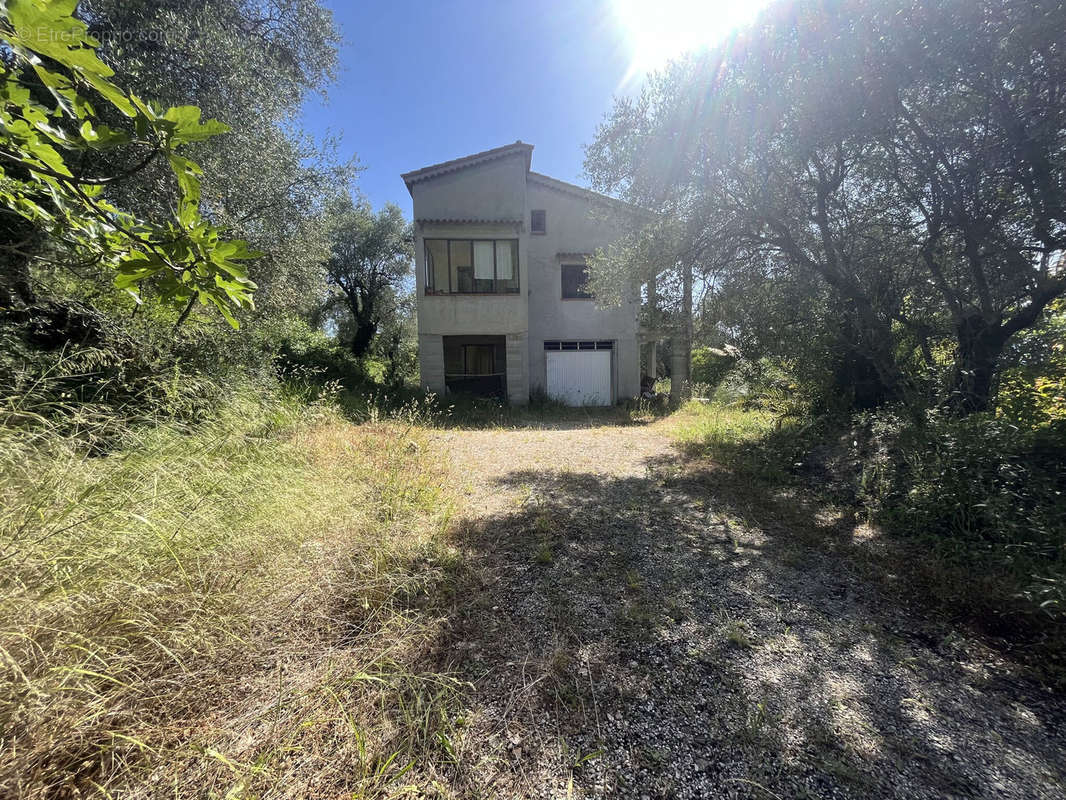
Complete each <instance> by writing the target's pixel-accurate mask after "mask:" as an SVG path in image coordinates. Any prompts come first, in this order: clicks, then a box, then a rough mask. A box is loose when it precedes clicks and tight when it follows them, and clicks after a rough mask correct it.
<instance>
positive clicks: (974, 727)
mask: <svg viewBox="0 0 1066 800" xmlns="http://www.w3.org/2000/svg"><path fill="white" fill-rule="evenodd" d="M645 466H646V474H645V475H643V476H629V477H611V476H605V475H599V474H592V473H567V472H554V471H536V470H533V471H515V472H511V473H509V474H506V475H503V476H501V477H500V478H499V479H498V481H497V482H498V488H499V490H500V491H502V492H507V493H509V494H513V495H514V504H513V506H512V507H511V508H510V509H508V510H507V511H505V512H503V513H498V514H495V515H493V516H490V517H488V518H481V519H477V520H473V521H465V522H461V523H459V524H458V525H457V526H456V533H455V536H456V541H457V543H458V545H459V546H460V548H461V549H462V550H463V551H464V553H465V556H466V562H467V563H468V564H469V571H468V572H467V573H466V577H465V578H464V585H463V586H462V587H461V589H460V591H459V592H458V595H457V601H456V605H455V607H454V608H453V609H452V611H451V614H450V621H449V627H448V632H447V634H446V639H445V642H444V644H443V646H442V647H441V649H440V651H439V658H440V661H441V662H442V663H441V667H442V668H445V669H448V670H450V671H452V672H454V673H455V674H457V675H459V676H461V677H463V678H465V679H466V680H469V681H471V683H472V684H473V685H474V687H475V691H474V694H473V697H472V714H471V722H470V725H471V730H470V731H469V733H468V735H469V736H473V737H477V738H478V739H479V740H483V739H487V740H488V742H489V743H490V744H491V745H494V747H490V749H491V750H492V752H496V753H499V754H501V755H500V757H499V759H498V760H495V761H492V762H491V763H488V764H486V765H483V771H484V782H483V784H482V788H483V789H484V791H485V793H486V795H492V794H493V793H496V794H502V795H507V794H515V795H520V796H528V795H530V794H534V793H536V794H541V795H546V796H552V795H553V794H557V795H559V796H567V794H568V793H576V794H577V795H578V796H580V795H581V794H589V795H591V794H595V793H601V792H602V793H607V794H612V793H613V794H615V795H620V796H634V797H644V796H647V797H649V798H653V797H664V798H666V797H671V798H686V797H710V796H713V797H763V798H765V797H826V796H833V797H869V796H908V797H929V798H933V797H937V798H939V797H944V796H963V797H985V796H987V797H992V796H995V797H1004V796H1007V797H1011V796H1013V797H1019V798H1020V797H1053V796H1061V793H1062V792H1063V785H1062V774H1063V771H1064V765H1063V752H1066V738H1064V733H1063V732H1064V731H1066V725H1064V724H1062V723H1063V721H1064V720H1066V705H1064V703H1063V700H1062V698H1060V697H1057V696H1054V695H1052V694H1049V693H1047V692H1045V691H1043V690H1042V689H1041V688H1040V687H1038V686H1036V685H1034V684H1031V683H1029V682H1027V681H1026V680H1024V679H1022V678H1019V677H1018V676H1017V675H1016V674H1015V672H1014V671H1013V670H1012V668H1011V665H1010V664H1008V663H1006V662H1004V661H1003V660H1002V659H1000V658H998V657H997V656H996V655H995V654H994V653H992V652H990V651H988V650H987V649H985V648H982V647H981V646H980V645H979V644H978V643H977V642H975V641H974V640H971V639H969V638H967V637H965V636H963V635H960V634H959V633H958V632H956V631H952V630H951V629H949V628H944V627H940V626H936V625H932V624H928V623H926V622H925V621H923V620H921V619H918V618H916V617H915V616H913V615H912V614H909V613H908V612H907V611H906V610H905V609H904V608H902V607H900V606H899V605H898V604H897V603H894V602H891V601H889V600H886V595H885V593H884V592H882V591H881V590H880V589H879V588H878V587H877V586H875V585H874V584H872V583H871V582H870V581H869V580H867V579H866V578H865V577H864V576H862V575H861V574H857V573H856V572H855V571H854V570H853V569H852V568H851V566H850V565H849V562H848V560H847V559H845V558H842V557H841V556H840V555H838V554H837V553H836V552H834V549H835V548H837V547H845V546H847V545H849V544H850V543H852V542H854V540H855V538H856V537H860V536H863V535H866V534H865V533H864V531H863V530H862V528H861V526H859V525H857V524H856V521H855V520H854V519H853V518H850V517H849V516H847V515H841V514H837V513H833V512H831V511H830V510H827V509H825V508H822V507H820V506H818V505H817V504H814V503H807V502H804V501H803V500H802V498H799V497H796V496H794V495H787V494H781V495H776V496H775V495H767V494H766V493H765V492H763V496H762V497H761V498H759V499H756V497H755V493H746V492H744V491H741V489H742V488H743V487H740V486H737V485H735V478H734V477H733V476H731V475H730V474H728V473H726V472H724V471H722V470H721V469H719V468H716V467H714V466H713V465H710V464H706V463H704V464H702V465H699V464H695V463H690V462H684V461H681V460H678V459H676V458H658V459H653V460H649V461H648V462H646V465H645Z"/></svg>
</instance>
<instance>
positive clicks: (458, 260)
mask: <svg viewBox="0 0 1066 800" xmlns="http://www.w3.org/2000/svg"><path fill="white" fill-rule="evenodd" d="M448 250H449V252H450V253H451V265H452V291H453V292H472V291H474V254H473V250H472V248H471V247H470V242H469V240H463V239H453V240H452V241H450V242H449V243H448Z"/></svg>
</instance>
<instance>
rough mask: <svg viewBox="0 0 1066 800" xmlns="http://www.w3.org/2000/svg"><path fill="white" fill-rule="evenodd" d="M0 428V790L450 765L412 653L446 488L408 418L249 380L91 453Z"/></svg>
mask: <svg viewBox="0 0 1066 800" xmlns="http://www.w3.org/2000/svg"><path fill="white" fill-rule="evenodd" d="M0 430H2V433H0V459H2V461H0V469H2V473H0V479H2V482H0V498H2V501H3V505H2V512H0V569H2V573H0V574H2V577H0V731H2V733H0V795H2V796H5V797H15V798H40V797H74V796H84V795H101V796H124V797H137V796H160V795H168V796H172V797H205V796H218V797H230V798H237V797H252V796H256V797H303V796H338V795H339V794H342V793H343V794H346V795H348V796H352V797H370V796H375V797H379V796H382V797H383V796H390V795H392V794H401V793H406V792H407V790H406V789H405V788H404V787H406V786H409V785H418V786H422V787H429V786H432V785H433V784H434V782H437V781H441V782H443V783H448V784H452V785H454V784H455V782H456V781H461V780H462V774H461V770H460V769H459V767H458V765H459V764H460V763H461V762H462V759H463V757H464V750H463V748H464V744H463V736H462V729H463V710H462V709H463V702H462V701H463V693H462V687H461V686H460V685H459V684H457V683H456V682H455V681H454V680H453V679H451V678H450V677H449V676H447V675H441V674H437V673H436V672H434V671H433V669H432V666H431V656H432V653H433V649H434V647H435V641H436V639H437V636H438V633H439V625H440V622H439V620H440V619H441V618H442V616H443V614H442V607H443V604H446V603H447V602H448V598H449V593H450V587H451V586H452V585H453V583H454V580H455V572H456V570H457V569H458V562H457V560H456V557H455V555H454V552H453V551H452V549H451V548H450V547H449V545H448V544H447V541H446V536H445V535H444V533H445V529H446V527H447V524H448V518H449V513H450V502H451V501H450V495H449V493H448V491H447V490H446V488H445V486H444V484H443V483H442V481H443V480H445V478H444V474H445V470H443V469H442V468H441V465H440V464H438V463H437V462H436V460H435V456H434V455H432V454H431V451H430V450H429V449H427V448H426V447H425V442H424V441H423V434H422V433H421V431H420V429H419V428H417V427H413V426H411V425H404V424H402V423H398V422H383V423H378V424H373V425H364V426H360V427H354V426H351V425H349V424H347V423H345V422H343V421H341V420H340V419H339V418H338V417H336V416H335V415H334V414H333V413H332V412H330V411H329V410H327V409H323V408H312V409H307V408H306V407H305V406H302V405H300V404H297V403H282V402H277V401H264V400H261V399H258V398H256V397H253V396H251V395H247V396H244V397H242V398H241V399H240V400H239V401H238V402H236V403H235V404H234V405H233V406H232V407H230V408H229V409H228V410H227V411H226V413H224V414H223V415H221V416H220V417H219V418H218V419H216V420H214V421H213V422H211V423H209V424H207V425H205V426H203V427H202V428H200V429H198V430H196V431H195V432H191V433H190V432H188V431H183V430H179V429H177V428H176V427H173V426H159V427H154V428H142V429H140V430H139V432H137V433H136V434H135V435H134V434H132V433H131V434H130V435H129V437H128V438H127V441H126V442H125V443H124V445H123V446H122V447H121V449H119V450H117V451H115V452H113V453H111V454H109V455H105V456H97V457H90V456H88V455H86V454H85V453H84V452H83V450H82V449H80V448H79V446H78V440H77V439H74V438H70V437H67V436H63V435H59V434H58V433H54V432H51V433H50V432H49V430H48V428H47V426H46V425H44V424H43V423H42V424H41V425H35V426H29V427H26V426H23V427H22V428H19V429H12V428H4V429H0Z"/></svg>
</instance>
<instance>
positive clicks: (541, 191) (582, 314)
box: [526, 179, 640, 400]
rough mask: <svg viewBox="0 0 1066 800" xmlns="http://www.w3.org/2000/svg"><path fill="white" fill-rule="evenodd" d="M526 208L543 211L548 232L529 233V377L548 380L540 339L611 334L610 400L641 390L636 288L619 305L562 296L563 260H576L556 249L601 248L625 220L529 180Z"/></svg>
mask: <svg viewBox="0 0 1066 800" xmlns="http://www.w3.org/2000/svg"><path fill="white" fill-rule="evenodd" d="M526 203H527V205H528V206H529V208H530V210H532V209H540V208H542V209H544V210H545V211H546V212H547V219H546V223H547V225H546V228H547V233H545V234H543V235H540V234H537V235H532V234H531V235H530V236H529V257H528V261H529V266H530V269H529V274H530V283H529V370H530V371H529V382H530V387H531V388H532V389H541V390H543V389H544V388H545V386H546V384H547V360H546V358H545V356H544V342H545V340H551V339H612V340H614V342H615V356H614V375H615V397H614V399H615V400H620V399H622V398H626V397H636V396H637V395H638V394H640V351H639V348H638V346H637V312H638V311H639V305H638V302H637V299H636V297H637V296H636V292H633V293H631V295H630V296H629V297H628V298H627V299H626V301H625V302H624V303H623V304H622V305H621V306H619V307H608V308H604V307H601V306H600V305H599V304H598V303H597V302H596V301H595V300H563V299H562V265H563V264H577V263H581V258H579V257H560V256H559V255H558V254H559V253H591V252H593V251H594V250H595V249H596V248H597V247H606V246H607V245H609V244H610V243H611V242H612V241H614V239H616V238H617V237H618V236H619V235H620V234H621V233H622V232H623V231H624V226H625V225H626V224H627V222H626V221H625V220H624V219H622V218H619V217H612V216H608V215H607V214H606V213H605V210H604V206H603V205H600V204H593V203H592V202H590V201H589V200H587V199H585V198H583V197H578V196H576V195H573V194H569V193H564V192H561V191H559V190H557V189H553V188H549V187H546V186H543V185H542V184H539V183H537V182H536V181H535V179H530V180H529V181H528V190H527V194H526Z"/></svg>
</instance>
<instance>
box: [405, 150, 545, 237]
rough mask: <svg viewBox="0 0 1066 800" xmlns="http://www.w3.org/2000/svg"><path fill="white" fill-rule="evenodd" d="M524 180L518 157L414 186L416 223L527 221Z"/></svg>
mask: <svg viewBox="0 0 1066 800" xmlns="http://www.w3.org/2000/svg"><path fill="white" fill-rule="evenodd" d="M525 179H526V157H525V155H524V154H523V153H515V154H513V155H510V156H506V157H504V158H498V159H495V160H493V161H487V162H485V163H484V164H477V165H475V166H472V167H466V168H465V169H461V170H458V171H456V172H448V173H445V174H444V175H439V176H437V177H434V178H430V179H429V180H425V181H420V182H418V183H414V184H412V185H411V192H412V197H413V199H414V206H415V219H416V220H417V219H488V220H499V219H517V220H521V219H525V214H526V198H525V189H526V187H525Z"/></svg>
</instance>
